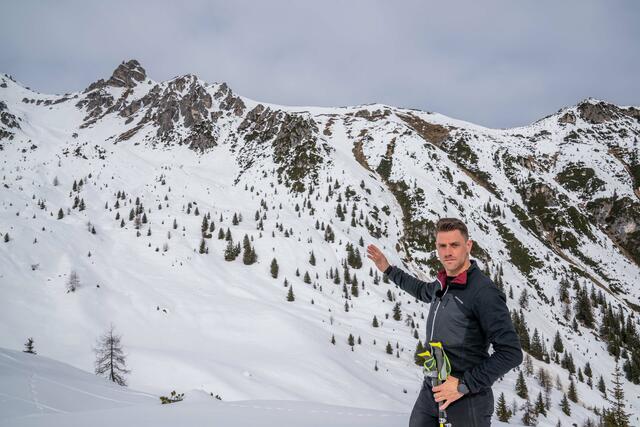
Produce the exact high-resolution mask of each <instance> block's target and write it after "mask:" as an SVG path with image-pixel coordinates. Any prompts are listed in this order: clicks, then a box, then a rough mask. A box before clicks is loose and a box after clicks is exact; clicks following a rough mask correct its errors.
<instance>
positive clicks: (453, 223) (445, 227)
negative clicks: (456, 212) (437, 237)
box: [436, 218, 469, 240]
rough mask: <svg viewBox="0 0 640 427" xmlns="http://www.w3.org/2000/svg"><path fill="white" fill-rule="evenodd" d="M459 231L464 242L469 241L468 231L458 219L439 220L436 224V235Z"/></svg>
mask: <svg viewBox="0 0 640 427" xmlns="http://www.w3.org/2000/svg"><path fill="white" fill-rule="evenodd" d="M453 230H459V231H460V233H462V236H463V237H464V240H469V230H468V229H467V226H466V225H465V224H464V222H462V221H460V220H459V219H458V218H440V220H438V223H437V224H436V234H437V233H440V232H441V231H453Z"/></svg>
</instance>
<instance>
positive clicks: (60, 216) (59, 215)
mask: <svg viewBox="0 0 640 427" xmlns="http://www.w3.org/2000/svg"><path fill="white" fill-rule="evenodd" d="M62 218H64V212H63V211H62V208H60V210H58V219H62Z"/></svg>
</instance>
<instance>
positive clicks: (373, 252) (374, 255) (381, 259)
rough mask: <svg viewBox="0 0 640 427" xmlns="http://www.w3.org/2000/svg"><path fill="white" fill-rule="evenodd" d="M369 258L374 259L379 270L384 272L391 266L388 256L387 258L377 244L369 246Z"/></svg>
mask: <svg viewBox="0 0 640 427" xmlns="http://www.w3.org/2000/svg"><path fill="white" fill-rule="evenodd" d="M367 258H369V259H370V260H371V261H373V262H374V263H375V265H376V267H377V268H378V270H380V271H382V272H383V273H384V271H385V270H386V269H387V268H388V267H389V262H388V261H387V258H385V256H384V255H383V254H382V252H381V251H380V249H378V247H377V246H376V245H369V246H367Z"/></svg>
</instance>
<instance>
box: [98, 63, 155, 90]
mask: <svg viewBox="0 0 640 427" xmlns="http://www.w3.org/2000/svg"><path fill="white" fill-rule="evenodd" d="M145 78H147V72H146V71H145V69H144V68H142V66H141V65H140V63H139V62H138V61H137V60H135V59H131V60H129V61H127V62H124V61H123V62H122V63H121V64H120V65H118V68H116V69H115V70H114V71H113V74H112V75H111V78H110V79H109V80H107V84H108V85H110V86H117V87H133V86H135V85H136V84H137V82H141V81H144V79H145Z"/></svg>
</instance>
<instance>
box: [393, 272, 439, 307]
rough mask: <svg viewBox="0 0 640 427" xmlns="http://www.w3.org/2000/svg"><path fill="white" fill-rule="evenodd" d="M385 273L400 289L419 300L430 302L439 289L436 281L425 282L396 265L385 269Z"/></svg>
mask: <svg viewBox="0 0 640 427" xmlns="http://www.w3.org/2000/svg"><path fill="white" fill-rule="evenodd" d="M385 274H386V275H387V276H389V279H391V281H392V282H393V283H395V284H396V285H398V287H399V288H400V289H402V290H403V291H406V292H408V293H410V294H411V295H413V296H414V297H416V298H417V299H419V300H420V301H424V302H428V303H430V302H431V301H433V298H434V297H435V294H436V291H439V290H440V286H439V285H438V284H437V282H433V283H427V282H424V281H422V280H419V279H417V278H415V277H413V276H412V275H410V274H407V273H405V272H404V271H403V270H402V269H400V268H398V267H394V266H391V267H389V268H387V270H385Z"/></svg>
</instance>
